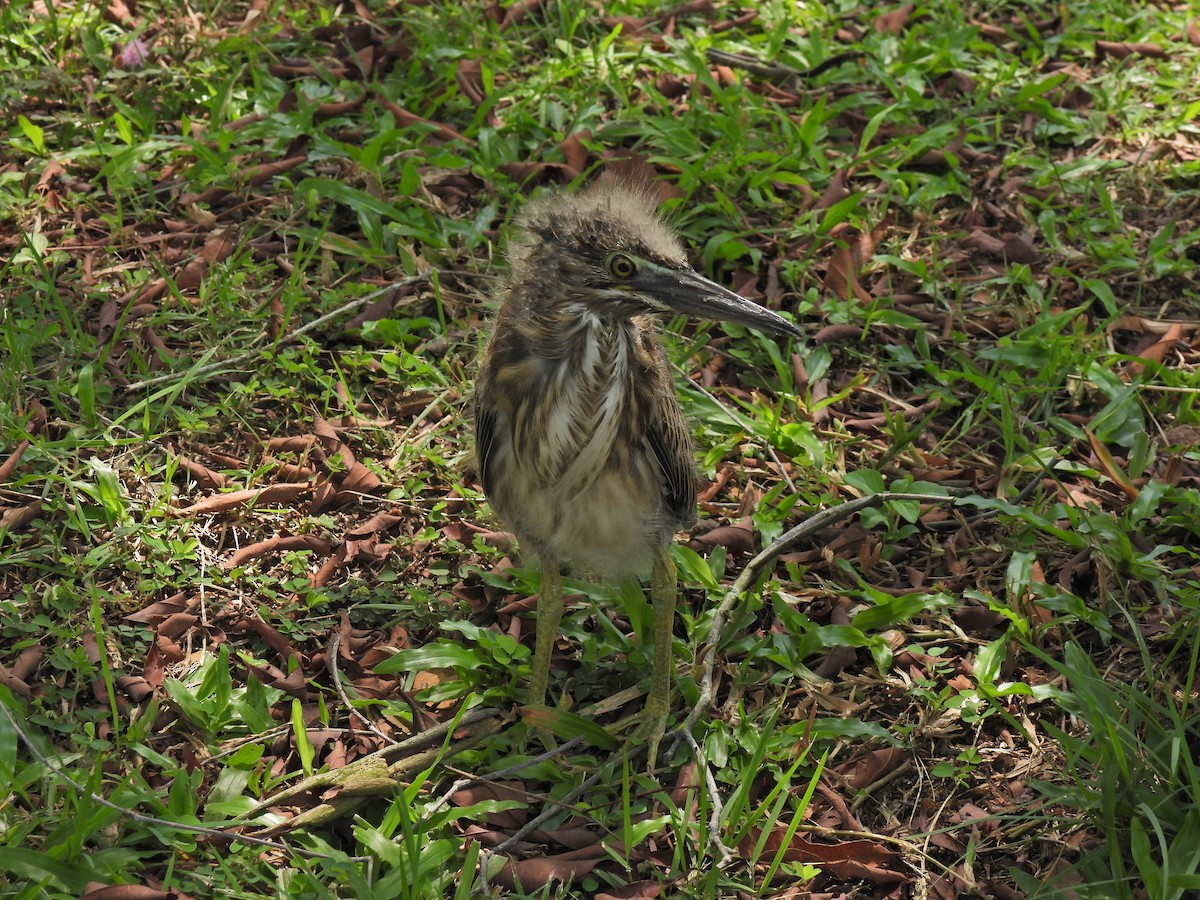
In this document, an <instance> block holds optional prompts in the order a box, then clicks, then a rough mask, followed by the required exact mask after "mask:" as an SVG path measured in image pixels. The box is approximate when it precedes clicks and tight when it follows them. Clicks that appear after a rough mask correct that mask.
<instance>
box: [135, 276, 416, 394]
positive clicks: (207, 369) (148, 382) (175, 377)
mask: <svg viewBox="0 0 1200 900" xmlns="http://www.w3.org/2000/svg"><path fill="white" fill-rule="evenodd" d="M428 277H429V271H428V270H427V271H424V272H418V273H417V274H416V275H410V276H409V277H407V278H402V279H400V280H399V281H397V282H394V283H392V284H389V285H387V286H386V287H381V288H380V289H379V290H377V291H371V293H369V294H367V295H366V296H364V297H358V298H356V299H354V300H351V301H350V302H348V303H343V304H342V305H341V306H339V307H338V308H337V309H335V310H333V311H332V312H327V313H325V315H323V316H318V317H317V318H315V319H313V320H312V321H311V322H309V323H308V324H307V325H304V326H301V327H300V328H297V329H296V330H295V331H290V332H288V333H287V334H285V335H283V336H282V337H281V338H279V340H277V341H276V342H275V344H274V346H275V347H277V348H278V347H281V346H283V345H285V344H289V343H291V342H292V341H294V340H296V339H297V338H299V337H301V336H303V335H305V334H308V333H309V332H310V331H316V330H317V329H318V328H320V327H321V326H323V325H325V324H326V323H327V322H329V321H331V320H332V319H336V318H337V317H338V316H341V315H345V314H346V313H348V312H352V311H353V310H356V309H358V308H359V307H360V306H366V305H367V304H368V303H373V302H375V301H376V300H378V299H379V298H380V297H382V296H384V295H385V294H388V293H390V292H392V291H397V290H400V288H403V287H408V286H409V285H410V284H416V283H417V282H419V281H424V280H425V279H426V278H428ZM263 352H264V350H263V348H261V347H257V348H255V349H253V350H247V351H246V352H245V353H239V354H238V355H237V356H231V357H229V358H228V359H222V360H218V361H217V362H211V363H205V364H204V365H200V366H196V367H195V368H193V369H189V370H188V371H186V372H167V373H165V374H163V375H156V376H154V377H153V378H145V379H143V380H141V381H135V382H133V383H132V384H127V385H125V393H127V394H131V393H133V392H134V391H140V390H144V389H145V388H148V387H153V386H154V385H157V384H164V383H166V382H168V381H179V380H185V379H186V380H187V381H189V382H192V381H200V380H203V379H205V378H208V377H210V376H212V375H215V374H216V373H218V372H223V371H225V370H227V369H230V368H232V367H233V366H238V365H241V364H242V363H244V362H247V361H249V360H252V359H255V358H256V357H258V356H260V355H262V353H263Z"/></svg>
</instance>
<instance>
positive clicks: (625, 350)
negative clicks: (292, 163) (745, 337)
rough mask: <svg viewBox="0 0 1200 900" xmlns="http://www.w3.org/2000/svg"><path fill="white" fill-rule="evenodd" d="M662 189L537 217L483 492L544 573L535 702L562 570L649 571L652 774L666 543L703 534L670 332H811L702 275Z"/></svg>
mask: <svg viewBox="0 0 1200 900" xmlns="http://www.w3.org/2000/svg"><path fill="white" fill-rule="evenodd" d="M652 191H653V188H647V189H642V190H639V189H635V188H632V187H629V186H625V185H622V184H620V183H615V182H613V181H610V180H606V179H601V180H600V181H599V182H597V183H596V184H595V185H594V186H593V187H591V188H590V189H588V190H586V191H584V192H582V193H578V194H569V193H563V192H559V193H553V194H549V195H546V196H544V197H542V198H540V199H537V200H534V201H531V202H529V203H528V204H527V205H526V207H525V209H524V210H523V212H522V214H521V215H520V217H519V218H518V219H517V222H516V227H515V230H514V234H513V236H512V238H511V239H510V241H509V250H508V256H509V261H510V264H511V267H512V275H511V282H510V284H509V287H508V291H507V293H506V295H505V296H504V298H503V300H502V303H501V306H500V310H499V313H498V314H497V316H496V322H495V331H494V333H493V336H492V339H491V342H490V344H489V345H488V348H487V352H486V354H485V356H484V360H483V365H482V368H481V370H480V373H479V379H478V383H477V385H476V391H475V435H476V452H477V456H478V464H479V473H480V477H481V480H482V482H483V489H484V492H485V493H486V495H487V497H488V500H489V501H490V502H491V504H492V507H493V509H494V510H495V511H496V513H497V514H498V515H499V516H500V518H501V519H502V520H503V521H504V522H505V523H506V524H507V525H508V527H509V528H511V529H512V531H513V532H514V533H515V534H516V536H517V539H518V540H519V541H520V543H521V545H522V547H524V548H525V549H526V550H532V551H534V552H535V553H536V554H537V555H538V557H539V558H540V560H541V564H542V582H541V594H540V599H539V602H538V608H537V637H536V646H535V650H534V655H533V662H532V676H531V680H530V685H529V692H528V702H529V703H531V704H541V703H543V702H544V700H545V695H546V687H547V684H548V681H549V673H550V655H551V649H552V647H553V644H554V640H555V637H556V636H557V633H558V627H559V623H560V621H561V619H562V612H563V587H562V575H563V571H564V569H566V568H568V567H571V568H574V569H576V570H580V571H582V572H588V573H591V574H594V575H598V576H600V577H602V578H604V579H606V580H609V581H613V582H615V581H619V580H623V579H626V578H630V577H639V576H645V575H646V574H647V573H648V574H649V575H650V598H651V604H652V609H653V628H652V637H653V643H654V663H653V666H654V667H653V673H652V678H651V682H650V693H649V696H648V698H647V701H646V711H645V719H644V721H643V723H642V725H641V727H640V733H641V735H642V737H644V739H645V740H646V742H647V745H648V746H647V749H648V753H649V767H650V768H653V767H654V763H655V759H656V757H657V752H658V744H659V742H660V740H661V738H662V735H663V732H664V730H665V728H666V721H667V713H668V709H669V700H670V690H671V633H672V624H673V620H674V615H675V596H676V577H675V566H674V563H673V562H672V560H671V555H670V542H671V539H672V537H673V536H674V534H675V532H677V531H680V530H683V529H686V528H689V527H691V525H692V524H693V523H694V522H695V521H696V471H695V460H694V454H693V451H692V440H691V436H690V435H689V433H688V427H687V423H686V422H685V420H684V417H683V412H682V411H681V410H680V408H679V401H678V399H677V398H676V396H675V388H674V384H673V381H672V377H671V367H670V364H669V362H668V360H667V356H666V353H665V352H664V351H663V348H662V345H661V344H660V343H659V340H658V331H659V319H660V318H661V317H663V316H668V317H669V316H674V315H677V314H684V315H689V316H694V317H697V318H704V319H720V320H725V321H729V322H736V323H739V324H742V325H746V326H749V327H751V328H758V329H761V330H763V331H767V332H773V333H775V334H780V335H792V336H799V335H800V330H799V329H798V328H796V326H795V325H793V324H791V323H790V322H787V321H785V320H784V319H782V318H780V317H779V316H777V315H776V314H775V313H773V312H771V311H769V310H766V309H763V308H762V307H760V306H757V305H755V304H754V303H751V302H750V301H749V300H746V299H744V298H742V297H739V296H738V295H737V294H735V293H733V292H732V291H728V290H726V289H725V288H723V287H721V286H720V285H718V284H715V283H713V282H712V281H709V280H708V279H707V278H704V277H703V276H701V275H699V274H697V273H696V272H695V271H694V270H693V269H692V268H691V266H689V265H688V262H687V257H686V255H685V253H684V249H683V245H682V244H681V243H680V242H679V239H678V238H677V237H676V236H675V234H674V232H673V231H672V230H671V229H670V228H669V227H668V226H667V225H666V224H665V223H664V221H663V220H662V218H660V216H659V213H658V208H657V203H656V202H655V199H654V195H653V193H652Z"/></svg>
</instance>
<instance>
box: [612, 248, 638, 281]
mask: <svg viewBox="0 0 1200 900" xmlns="http://www.w3.org/2000/svg"><path fill="white" fill-rule="evenodd" d="M608 271H609V272H610V273H612V274H613V275H614V276H615V277H617V278H632V277H633V273H634V272H636V271H637V263H635V262H634V261H633V260H632V259H630V258H629V257H628V256H626V255H625V254H624V253H614V254H613V255H612V256H610V257H609V258H608Z"/></svg>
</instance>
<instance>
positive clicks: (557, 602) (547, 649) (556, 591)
mask: <svg viewBox="0 0 1200 900" xmlns="http://www.w3.org/2000/svg"><path fill="white" fill-rule="evenodd" d="M562 614H563V583H562V573H561V572H560V571H559V569H558V566H557V565H555V564H554V563H552V562H550V561H548V560H543V561H542V590H541V594H540V595H539V596H538V605H537V641H536V643H535V644H534V647H533V662H532V663H531V669H530V677H529V694H528V695H527V699H528V702H529V705H530V706H542V705H544V704H545V702H546V687H547V685H549V683H550V654H551V653H552V652H553V651H554V641H555V639H556V638H557V637H558V626H559V623H561V622H562Z"/></svg>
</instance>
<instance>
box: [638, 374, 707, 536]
mask: <svg viewBox="0 0 1200 900" xmlns="http://www.w3.org/2000/svg"><path fill="white" fill-rule="evenodd" d="M656 407H657V408H656V410H655V413H656V414H655V415H654V416H653V419H652V421H651V422H650V423H649V427H648V428H647V429H646V441H647V442H648V443H649V444H650V448H651V449H652V450H653V451H654V455H655V457H657V459H658V464H659V466H660V467H661V468H662V473H663V508H664V512H666V513H667V515H668V516H670V517H671V519H672V520H673V521H674V523H675V525H676V526H677V527H679V528H689V527H691V525H692V523H694V522H695V521H696V458H695V452H694V451H693V450H692V436H691V433H690V432H689V431H688V428H687V420H685V419H684V417H683V410H681V409H680V408H679V401H678V400H677V399H676V398H675V393H674V391H673V390H669V392H667V393H662V394H660V395H659V398H658V403H657V404H656Z"/></svg>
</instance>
